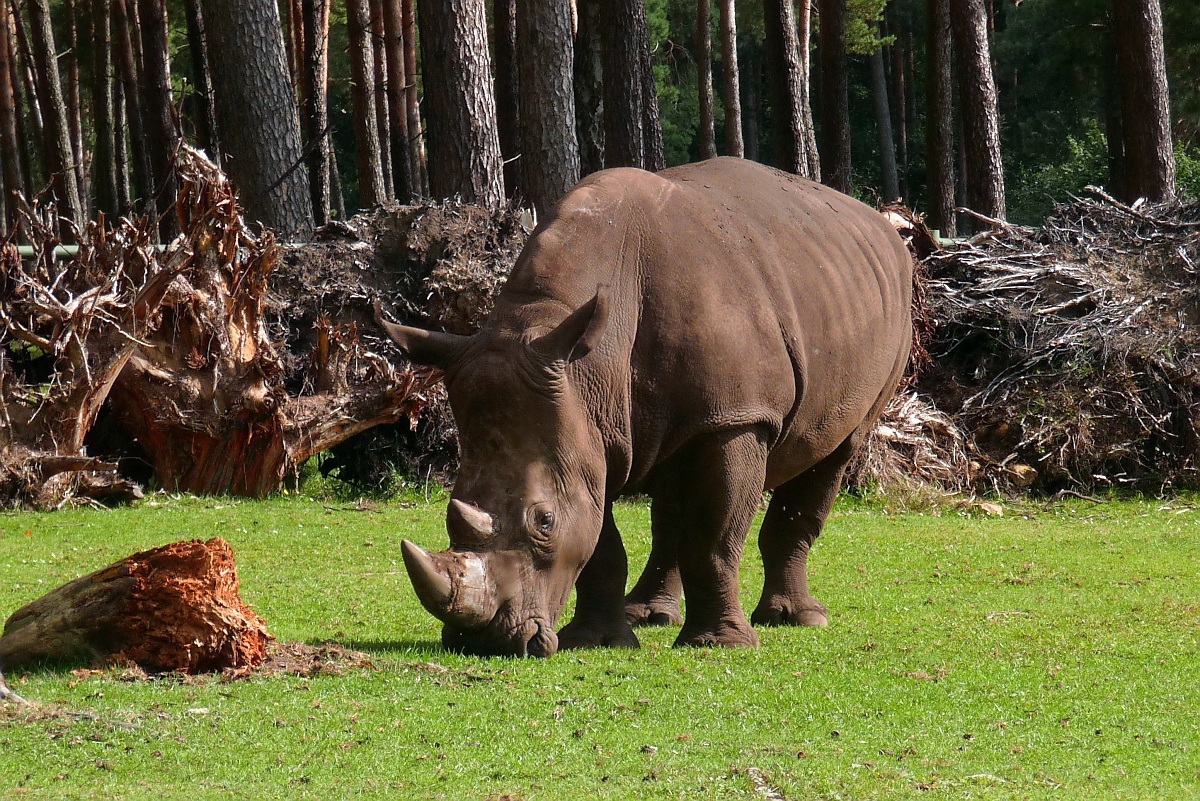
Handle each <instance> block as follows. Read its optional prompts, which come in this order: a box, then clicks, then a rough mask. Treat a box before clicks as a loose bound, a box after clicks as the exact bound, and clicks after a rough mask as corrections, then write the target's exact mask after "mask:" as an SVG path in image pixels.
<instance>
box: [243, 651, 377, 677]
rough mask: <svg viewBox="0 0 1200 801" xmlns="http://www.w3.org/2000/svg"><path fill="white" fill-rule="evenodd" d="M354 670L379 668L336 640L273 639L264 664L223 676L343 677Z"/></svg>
mask: <svg viewBox="0 0 1200 801" xmlns="http://www.w3.org/2000/svg"><path fill="white" fill-rule="evenodd" d="M351 670H378V668H377V667H376V665H375V663H374V662H372V661H371V658H370V657H369V656H368V655H367V654H364V653H363V652H361V651H353V650H350V649H348V648H343V647H342V646H340V645H338V644H337V643H332V642H327V643H324V644H323V645H317V646H313V645H305V644H304V643H301V642H282V643H281V642H272V643H271V644H270V645H269V646H268V648H267V658H266V659H265V660H264V661H263V662H262V664H260V665H258V666H256V667H254V668H253V669H251V670H240V671H227V672H226V673H225V674H223V676H222V679H224V680H234V679H247V678H274V677H277V676H300V677H302V678H309V677H311V676H344V675H346V674H347V673H348V672H350V671H351Z"/></svg>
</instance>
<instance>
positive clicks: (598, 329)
mask: <svg viewBox="0 0 1200 801" xmlns="http://www.w3.org/2000/svg"><path fill="white" fill-rule="evenodd" d="M607 327H608V287H606V286H602V287H600V288H599V289H597V290H596V294H595V296H593V297H592V299H591V300H589V301H588V302H587V303H585V304H583V305H582V306H580V307H579V308H578V309H576V310H575V311H573V312H571V314H570V315H568V316H567V319H565V320H563V321H562V322H561V323H559V324H558V327H556V328H555V329H554V330H553V331H551V332H550V333H548V334H546V335H544V336H541V337H539V338H538V339H535V340H534V341H533V343H532V345H531V347H532V348H533V350H534V352H536V353H539V354H541V355H542V356H544V357H546V358H547V359H549V360H551V361H566V362H573V361H575V360H576V359H582V358H583V357H584V356H587V355H588V354H589V353H591V352H592V350H593V349H595V347H596V346H597V345H599V344H600V338H601V337H603V336H604V331H605V329H606V328H607Z"/></svg>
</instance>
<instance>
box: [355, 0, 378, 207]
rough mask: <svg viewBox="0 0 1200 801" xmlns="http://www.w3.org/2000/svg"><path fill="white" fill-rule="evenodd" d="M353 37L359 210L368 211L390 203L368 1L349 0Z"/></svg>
mask: <svg viewBox="0 0 1200 801" xmlns="http://www.w3.org/2000/svg"><path fill="white" fill-rule="evenodd" d="M346 31H347V33H348V34H349V37H350V99H351V101H352V103H353V105H354V156H355V160H356V162H357V164H358V206H359V208H363V209H369V208H373V207H375V206H378V205H379V204H380V203H382V202H383V201H384V200H386V199H387V193H386V190H385V188H384V184H383V161H382V156H381V155H380V152H379V128H378V125H377V123H378V120H377V118H376V116H375V77H374V61H375V56H374V50H373V48H372V47H371V15H370V11H369V9H368V8H367V0H346Z"/></svg>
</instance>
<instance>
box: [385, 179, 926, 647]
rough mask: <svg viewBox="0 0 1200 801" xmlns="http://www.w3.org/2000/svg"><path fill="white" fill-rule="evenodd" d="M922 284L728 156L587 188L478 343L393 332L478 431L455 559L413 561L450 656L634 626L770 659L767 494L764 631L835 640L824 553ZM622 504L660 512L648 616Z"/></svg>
mask: <svg viewBox="0 0 1200 801" xmlns="http://www.w3.org/2000/svg"><path fill="white" fill-rule="evenodd" d="M911 269H912V267H911V263H910V257H909V254H908V252H907V250H906V248H905V245H904V243H903V242H902V241H901V240H900V238H899V236H898V235H897V234H896V232H895V230H894V229H893V228H892V227H891V226H890V225H889V223H888V222H887V221H886V220H885V219H884V218H883V217H882V216H881V215H880V214H879V213H878V212H876V211H875V210H873V209H871V208H870V207H868V206H866V205H864V204H862V203H860V202H858V201H856V200H854V199H852V198H850V197H847V196H846V195H843V194H840V193H838V192H836V191H834V190H832V189H830V188H828V187H825V186H822V185H820V184H817V183H813V182H811V181H807V180H803V179H801V178H798V177H796V176H793V175H787V174H785V173H782V172H779V171H777V170H774V169H771V168H768V167H765V166H762V165H759V164H755V163H752V162H749V161H744V160H742V159H732V158H718V159H714V160H710V161H706V162H702V163H699V164H690V165H687V166H683V167H677V168H674V169H669V170H666V171H664V172H660V173H657V174H653V173H649V172H645V171H642V170H637V169H624V168H622V169H611V170H605V171H603V172H598V173H595V174H593V175H591V176H589V177H588V178H586V179H585V180H584V181H582V182H581V183H579V184H578V185H577V186H575V187H574V188H573V189H571V190H570V191H569V192H568V193H567V194H566V195H565V196H564V197H563V198H562V200H561V201H560V202H559V203H558V204H557V206H556V207H555V208H554V209H553V210H552V211H551V212H550V213H549V215H548V216H547V217H546V218H545V219H543V220H542V221H541V223H540V224H539V225H538V227H537V229H536V230H535V231H534V232H533V234H532V236H531V237H530V239H529V241H528V243H527V244H526V246H525V249H524V250H523V251H522V253H521V256H520V258H519V259H518V260H517V263H516V265H515V266H514V268H513V271H512V274H511V276H510V277H509V279H508V282H507V283H506V284H505V286H504V288H503V289H502V291H501V292H500V294H499V296H498V297H497V299H496V305H495V308H494V309H493V311H492V312H491V315H490V316H489V317H488V319H487V322H486V324H485V325H484V327H483V328H482V330H480V331H479V332H478V333H477V334H475V335H474V336H470V337H467V336H457V335H451V334H445V333H439V332H433V331H425V330H421V329H417V328H410V327H407V326H402V325H396V324H392V323H387V322H385V321H383V319H382V317H380V322H381V323H383V324H384V326H385V327H386V330H387V332H388V334H389V335H390V336H391V338H392V339H393V340H394V341H395V342H396V343H397V344H398V345H399V347H400V348H401V349H402V350H403V351H405V352H406V353H407V354H408V356H409V358H411V359H412V360H413V361H414V362H417V363H421V364H426V365H433V366H436V367H439V368H441V369H442V370H443V371H444V372H445V381H446V386H447V390H448V393H449V399H450V405H451V409H452V411H453V413H454V419H455V420H456V422H457V424H458V432H459V443H460V446H461V457H462V461H461V468H460V470H459V473H458V477H457V480H456V481H455V482H454V488H453V490H452V492H451V500H450V503H449V508H448V511H447V516H446V528H447V531H448V533H449V536H450V548H449V550H446V551H442V552H441V553H437V554H430V553H427V552H426V551H424V550H422V549H421V548H419V547H417V546H416V545H414V544H412V543H411V542H408V541H405V542H403V543H402V550H403V556H404V561H405V565H406V567H407V569H408V573H409V576H410V578H411V580H412V583H413V587H414V588H415V590H416V594H417V597H418V598H419V599H420V601H421V603H422V604H423V605H424V607H425V608H426V609H427V610H428V611H429V612H431V613H432V614H433V615H434V616H436V617H437V618H439V619H440V620H441V621H442V622H443V623H444V627H443V629H442V642H443V644H444V645H445V646H446V647H448V648H451V649H455V650H459V651H464V652H467V653H475V654H516V655H522V656H543V657H545V656H550V655H551V654H553V653H555V652H556V651H557V650H558V649H559V648H580V647H593V646H625V647H637V645H638V639H637V636H636V634H635V633H634V630H633V624H638V623H672V622H676V623H678V622H681V623H682V624H683V626H682V629H681V631H680V632H679V636H678V639H677V640H676V645H722V646H756V645H757V644H758V636H757V635H756V633H755V631H754V629H753V628H752V627H751V623H750V622H748V621H747V620H746V616H745V614H744V612H743V611H742V608H741V605H740V603H739V600H738V569H739V563H740V561H741V558H742V547H743V543H744V541H745V538H746V534H747V530H748V528H749V526H750V523H751V522H752V519H753V518H754V515H755V512H756V510H757V509H758V507H759V504H760V503H761V501H762V498H763V492H764V490H771V491H772V492H773V494H772V497H771V501H770V504H769V507H768V509H767V513H766V518H765V520H764V522H763V525H762V529H761V531H760V532H759V549H760V550H761V552H762V557H763V565H764V569H765V574H766V581H765V586H764V588H763V592H762V600H761V601H760V602H759V604H758V607H757V608H756V609H755V610H754V613H753V615H752V616H751V622H753V623H755V624H763V625H817V626H821V625H826V624H827V612H826V608H825V607H824V606H823V605H822V604H821V603H820V602H819V601H817V600H816V599H815V598H814V597H813V596H812V595H810V593H809V588H808V580H807V560H808V553H809V549H810V548H811V547H812V544H813V542H814V540H816V538H817V535H818V534H820V532H821V528H822V526H823V525H824V522H825V519H826V517H827V516H828V514H829V510H830V507H831V505H832V504H833V501H834V498H835V496H836V494H837V491H838V487H839V484H840V482H841V478H842V473H843V472H844V469H845V466H846V464H847V461H848V460H849V459H850V457H851V455H852V454H853V453H854V451H855V448H856V446H857V445H858V444H859V443H860V442H861V441H862V440H863V438H864V436H865V435H866V434H867V432H868V431H869V429H870V428H871V426H872V425H873V423H874V422H875V420H876V419H877V417H878V416H879V414H880V413H881V411H882V409H883V407H884V405H885V404H886V402H887V401H888V399H889V398H890V397H891V395H892V394H893V393H894V392H895V389H896V386H897V383H898V381H899V380H900V378H901V376H902V374H903V371H904V368H905V364H906V361H907V359H908V353H909V346H910V340H911V322H910V308H909V306H910V294H911V289H912V287H911ZM626 493H644V494H647V495H649V496H650V498H651V500H652V505H651V530H652V547H651V556H650V560H649V563H648V565H647V567H646V569H645V572H644V574H643V575H642V577H641V579H640V580H639V582H638V584H637V586H636V587H635V588H634V590H633V591H632V592H631V593H630V594H629V596H628V597H626V595H625V584H626V579H627V571H628V567H627V562H626V553H625V548H624V545H623V543H622V541H621V534H620V532H619V531H618V530H617V526H616V524H615V523H614V522H613V514H612V506H613V501H614V500H615V499H616V498H617V497H618V496H620V495H622V494H626ZM572 589H575V590H576V591H577V605H576V611H575V616H574V619H573V620H572V621H571V623H569V624H568V625H567V626H565V627H564V628H563V629H562V630H561V631H559V632H558V633H557V634H556V633H555V628H556V626H557V623H558V620H559V616H560V615H561V614H562V612H563V609H564V608H565V606H566V604H567V601H568V599H569V596H570V594H571V590H572ZM681 591H682V594H683V595H684V596H685V597H686V600H687V605H686V610H687V616H686V620H683V619H682V618H681V615H680V594H681Z"/></svg>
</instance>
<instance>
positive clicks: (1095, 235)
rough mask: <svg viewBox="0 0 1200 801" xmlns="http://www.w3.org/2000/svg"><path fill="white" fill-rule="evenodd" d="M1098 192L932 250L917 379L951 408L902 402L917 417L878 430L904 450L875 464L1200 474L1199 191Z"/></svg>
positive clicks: (1162, 483) (1066, 479)
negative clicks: (1171, 197)
mask: <svg viewBox="0 0 1200 801" xmlns="http://www.w3.org/2000/svg"><path fill="white" fill-rule="evenodd" d="M1089 195H1090V197H1088V198H1084V199H1076V200H1074V201H1073V202H1071V203H1069V204H1065V205H1062V206H1060V207H1058V209H1057V210H1056V211H1055V213H1054V215H1053V216H1051V217H1050V219H1048V220H1047V221H1046V223H1045V225H1044V226H1043V227H1041V228H1036V229H1034V228H1023V227H1017V226H1009V225H1004V226H1000V227H998V228H996V229H995V230H992V231H989V232H986V233H984V234H980V235H978V236H976V237H974V238H972V239H970V240H968V241H966V242H963V243H959V244H956V245H953V246H951V247H948V248H946V249H945V250H936V251H931V252H929V253H928V254H925V258H924V265H925V268H926V270H927V272H928V275H927V278H926V279H925V280H924V281H923V283H924V291H925V296H926V303H927V308H928V315H929V319H930V322H931V324H932V326H931V334H930V335H929V338H928V341H927V344H926V347H927V348H928V351H929V355H930V361H929V363H928V364H927V365H926V366H925V367H924V369H923V370H922V372H921V374H920V376H919V379H918V380H917V381H916V383H915V388H916V389H917V390H918V391H919V392H920V393H921V396H922V398H923V399H925V401H926V402H927V403H931V404H932V405H933V407H936V409H927V410H924V411H925V412H929V413H928V414H925V413H923V414H917V413H915V412H914V408H915V407H914V406H913V405H912V403H909V405H908V414H907V415H905V414H904V413H903V407H901V408H897V404H896V403H894V404H893V408H892V409H890V410H889V417H894V416H895V415H896V413H897V412H898V411H899V412H900V414H899V420H900V421H904V420H905V419H908V421H909V422H908V423H907V424H905V425H902V426H899V427H897V426H895V425H894V424H893V423H892V421H891V420H889V419H885V420H884V421H883V424H882V425H881V426H880V428H879V429H878V430H877V432H876V434H877V437H876V438H873V440H874V441H873V442H872V445H871V447H873V448H875V449H876V451H877V452H881V453H883V454H884V455H885V456H887V457H890V458H891V459H892V462H893V464H891V466H890V468H889V470H890V472H889V470H885V471H884V472H883V473H882V474H881V475H880V476H877V477H876V478H878V479H880V480H882V481H883V482H884V483H886V482H887V481H888V480H889V479H892V480H895V479H898V480H901V481H902V480H903V478H902V476H903V474H904V471H905V470H911V469H917V468H919V467H920V465H922V464H924V465H926V466H928V465H930V464H936V466H937V469H938V470H940V471H941V472H942V473H943V474H944V475H942V476H934V478H935V483H937V484H940V485H942V486H944V487H946V488H949V489H956V490H957V489H970V490H973V491H976V492H986V491H996V492H1001V493H1007V492H1013V491H1019V490H1023V489H1025V488H1030V487H1032V488H1034V489H1036V490H1039V491H1042V492H1046V493H1053V492H1058V491H1063V490H1066V491H1093V490H1096V489H1104V488H1108V487H1112V486H1129V487H1133V488H1136V489H1139V490H1141V491H1145V492H1151V493H1154V492H1159V491H1161V490H1163V489H1164V488H1169V487H1190V488H1194V487H1196V486H1200V474H1198V473H1197V467H1198V466H1200V465H1198V458H1200V440H1198V438H1197V426H1198V425H1200V297H1198V293H1200V276H1198V275H1197V270H1198V269H1200V203H1195V202H1193V203H1168V204H1147V203H1141V204H1137V205H1135V206H1126V205H1124V204H1121V203H1119V202H1118V201H1116V200H1114V199H1113V198H1111V197H1109V196H1108V195H1107V194H1105V193H1104V192H1103V191H1101V190H1099V189H1094V188H1089ZM933 412H936V414H933ZM931 415H932V416H931ZM896 428H899V433H897V431H895V430H894V429H896ZM880 435H882V436H881V437H880ZM888 440H890V441H892V442H895V443H897V444H898V447H897V448H889V447H888V446H887V441H888ZM868 450H870V448H869V449H868ZM898 453H899V454H900V456H904V455H905V454H911V455H914V456H915V461H913V460H910V461H909V462H908V463H905V460H904V459H903V458H899V457H898V455H897V454H898Z"/></svg>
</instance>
